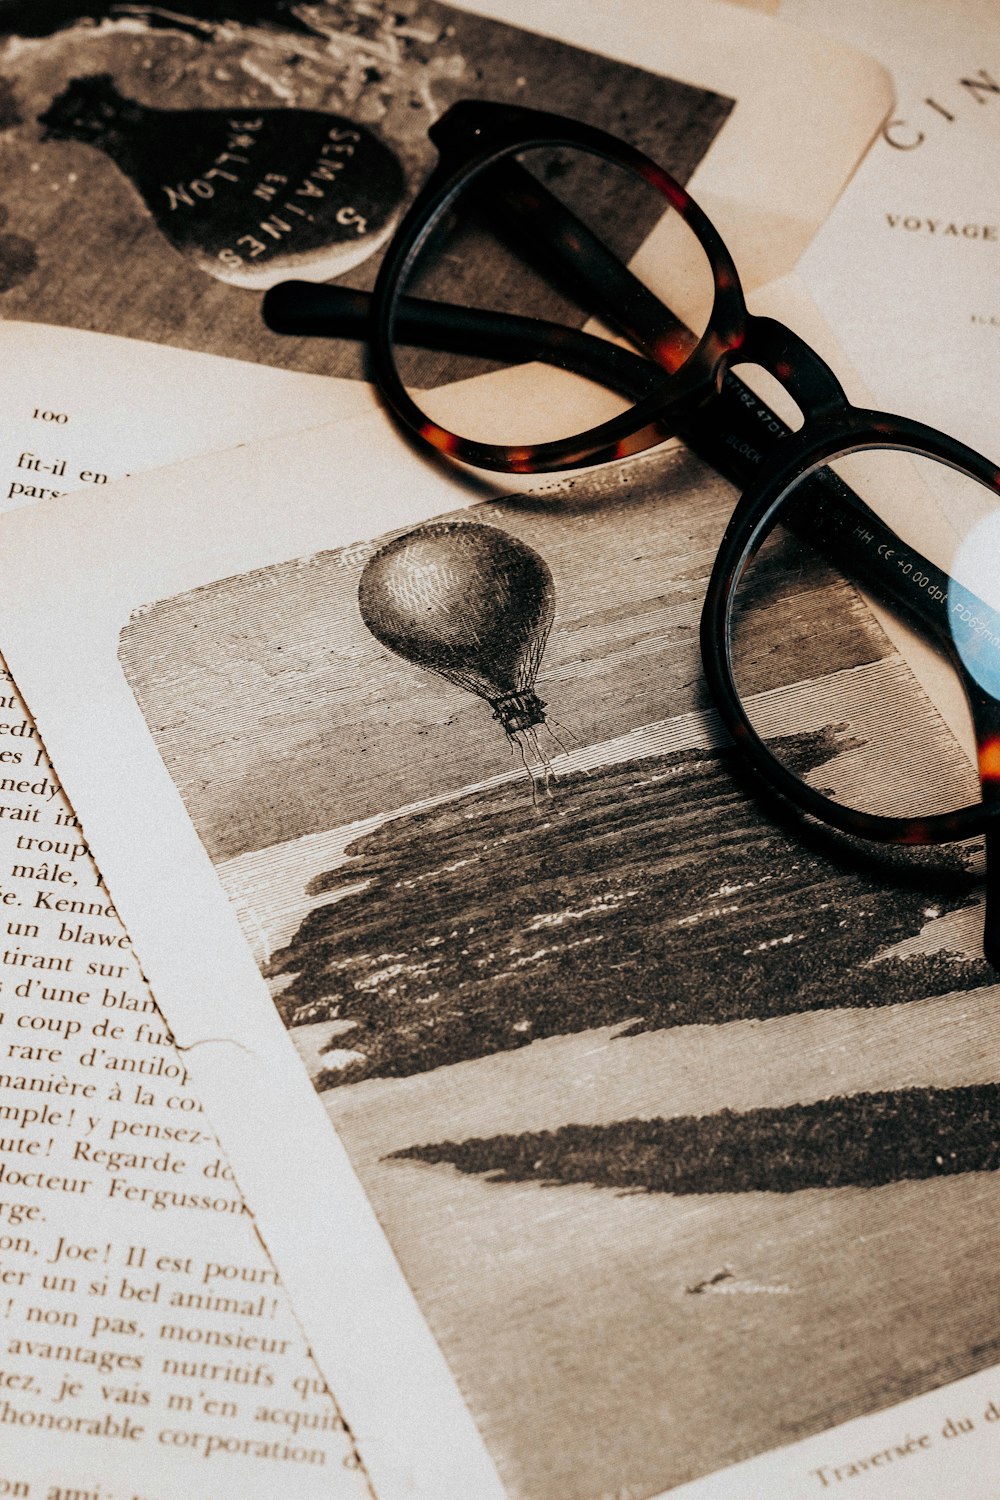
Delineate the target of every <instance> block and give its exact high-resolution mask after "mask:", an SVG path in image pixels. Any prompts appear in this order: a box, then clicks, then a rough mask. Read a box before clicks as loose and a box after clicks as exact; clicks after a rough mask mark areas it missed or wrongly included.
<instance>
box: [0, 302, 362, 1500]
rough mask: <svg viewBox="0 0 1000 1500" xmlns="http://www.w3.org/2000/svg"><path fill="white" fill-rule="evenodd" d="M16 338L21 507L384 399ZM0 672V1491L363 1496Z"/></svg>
mask: <svg viewBox="0 0 1000 1500" xmlns="http://www.w3.org/2000/svg"><path fill="white" fill-rule="evenodd" d="M0 350H2V353H3V362H2V374H0V413H2V431H3V442H2V445H0V485H2V491H0V495H2V499H0V509H2V510H5V511H8V510H11V509H17V508H21V507H23V506H25V505H29V504H35V503H37V502H38V501H39V500H41V499H43V498H45V496H44V495H43V493H42V492H43V491H47V492H48V493H49V496H50V497H52V496H53V495H54V497H55V498H54V501H53V503H58V500H59V497H61V496H62V495H64V494H66V493H68V492H69V491H71V490H78V489H81V488H82V489H84V490H86V489H94V490H98V489H102V488H104V487H107V486H110V485H111V484H113V483H114V482H115V481H116V480H117V479H118V478H119V477H120V476H121V475H122V474H123V473H125V472H126V471H128V470H133V471H135V470H141V469H144V468H148V467H153V466H156V465H157V464H162V463H165V462H168V461H170V460H176V459H179V458H181V457H184V456H187V455H190V454H193V453H197V452H199V451H203V450H206V449H210V448H212V447H213V446H216V445H218V446H221V447H231V446H233V445H235V444H237V443H240V442H245V441H247V440H248V439H254V438H258V437H259V436H260V434H261V433H262V432H264V431H271V432H278V431H282V430H285V429H294V428H296V427H297V426H298V425H300V424H304V423H305V424H308V423H315V422H318V421H321V420H329V418H330V415H331V413H332V412H335V411H336V410H337V409H338V408H343V409H344V410H345V411H348V412H349V411H358V410H359V409H363V408H364V407H366V406H367V405H369V404H370V397H369V394H368V392H367V391H366V390H365V389H364V388H362V387H360V386H358V385H356V384H354V383H352V382H348V381H333V380H325V379H322V378H320V377H316V376H308V375H305V376H303V375H296V374H289V373H286V372H284V371H273V370H268V369H265V368H263V367H261V366H258V365H248V364H245V363H239V362H237V361H233V360H225V359H219V358H216V357H213V356H209V355H197V354H189V353H186V352H184V351H181V350H174V349H157V348H155V347H154V346H152V345H148V344H139V343H136V342H134V341H130V340H126V339H118V338H112V337H109V336H106V335H97V334H91V333H84V332H79V331H76V330H72V329H59V328H47V327H44V326H40V325H37V324H23V323H5V324H2V325H0ZM44 569H45V558H44V554H38V555H36V557H35V559H34V562H33V565H32V576H33V577H35V578H36V579H40V578H41V576H42V575H43V573H44ZM2 675H3V682H2V692H0V726H2V727H0V738H2V749H0V782H2V789H0V808H2V812H0V864H2V867H3V871H4V878H3V882H2V896H0V900H2V902H3V909H4V921H3V942H2V943H0V959H2V968H0V973H2V976H3V978H2V981H0V1204H2V1206H0V1339H2V1350H3V1382H2V1389H0V1481H2V1486H0V1487H4V1488H6V1491H7V1493H9V1494H13V1495H29V1494H36V1493H38V1494H41V1493H45V1494H47V1495H56V1494H59V1495H66V1494H70V1493H73V1494H84V1493H90V1494H93V1493H99V1494H100V1495H101V1496H102V1500H108V1497H110V1496H111V1495H114V1496H115V1497H117V1496H119V1495H132V1494H135V1493H137V1492H141V1493H158V1494H164V1495H166V1494H176V1495H182V1494H183V1495H190V1496H193V1497H200V1496H206V1497H207V1496H209V1495H217V1494H219V1493H220V1491H224V1492H227V1493H236V1492H238V1493H239V1494H240V1495H242V1496H247V1497H248V1500H249V1497H250V1496H256V1495H259V1496H261V1497H265V1496H271V1495H273V1494H274V1493H275V1488H276V1486H277V1487H278V1488H283V1487H284V1486H285V1485H286V1484H287V1485H288V1486H289V1487H290V1488H292V1489H294V1491H295V1493H296V1494H297V1495H303V1496H305V1495H316V1496H317V1497H319V1496H321V1495H322V1496H329V1495H337V1496H341V1495H342V1496H343V1497H344V1500H349V1497H351V1500H360V1497H362V1496H366V1495H370V1493H371V1491H370V1488H369V1485H368V1481H367V1478H366V1476H365V1474H364V1471H363V1469H362V1468H361V1466H360V1460H359V1459H358V1457H357V1455H356V1452H355V1450H354V1447H353V1444H352V1443H351V1441H350V1438H349V1436H348V1435H347V1434H346V1432H345V1430H344V1424H343V1421H342V1419H341V1417H340V1416H339V1414H338V1413H337V1410H336V1408H335V1406H334V1404H333V1401H332V1399H331V1398H330V1396H329V1393H328V1392H327V1391H326V1388H325V1385H324V1382H323V1380H322V1377H321V1376H320V1375H319V1372H318V1370H317V1368H316V1366H315V1364H313V1363H312V1361H311V1360H310V1359H309V1356H308V1352H307V1345H306V1339H305V1336H304V1335H303V1333H302V1330H301V1327H300V1326H299V1324H298V1323H297V1322H296V1319H295V1316H294V1313H293V1311H292V1309H291V1306H290V1304H289V1300H288V1296H287V1293H286V1292H285V1291H284V1289H283V1287H282V1286H281V1285H280V1282H279V1281H278V1277H277V1273H276V1272H275V1270H274V1267H273V1265H272V1264H271V1262H270V1260H269V1259H268V1257H267V1254H266V1251H265V1250H264V1247H263V1245H262V1244H261V1242H260V1240H259V1238H258V1236H257V1235H256V1234H255V1232H254V1223H253V1219H252V1216H251V1215H250V1213H249V1212H248V1210H247V1209H246V1208H245V1206H244V1204H243V1203H242V1201H241V1199H240V1196H239V1193H238V1190H237V1189H236V1188H235V1187H234V1185H233V1180H232V1172H231V1169H230V1167H229V1165H228V1163H227V1161H226V1158H225V1155H224V1153H222V1151H221V1149H220V1147H219V1144H218V1140H217V1137H216V1134H215V1131H214V1129H213V1126H212V1124H211V1122H210V1121H209V1120H208V1118H207V1116H206V1115H205V1112H204V1109H203V1106H202V1104H201V1102H200V1100H199V1098H198V1096H197V1094H196V1093H195V1092H194V1091H193V1090H192V1088H191V1084H190V1077H189V1073H188V1070H187V1068H186V1066H185V1064H184V1061H183V1058H182V1057H181V1055H180V1053H179V1052H178V1051H177V1050H176V1048H175V1047H174V1045H173V1043H172V1039H171V1037H170V1033H169V1029H168V1028H167V1025H166V1022H165V1021H164V1020H163V1017H162V1015H161V1014H160V1012H159V1011H158V1010H157V1008H156V1005H155V1002H154V1001H153V999H152V998H151V996H150V994H149V991H148V989H147V987H146V985H145V983H144V980H143V977H142V973H141V971H140V969H139V966H138V963H137V961H136V958H135V955H134V954H133V952H132V949H131V946H130V944H129V940H128V937H127V935H126V934H125V932H124V929H123V928H122V926H121V923H120V922H119V921H118V919H117V917H116V915H115V913H114V909H113V907H112V906H111V903H110V898H109V897H108V894H107V890H106V888H105V887H104V885H103V883H102V882H101V881H100V879H99V876H98V873H97V870H96V867H95V866H94V863H93V861H92V859H91V857H90V855H89V853H88V851H87V848H86V845H85V844H84V843H83V840H82V837H81V835H80V832H79V826H78V824H77V821H76V819H75V817H74V815H73V811H72V809H71V808H70V806H69V803H68V802H67V800H66V798H65V795H64V794H63V792H62V790H61V788H60V786H59V782H58V780H57V778H56V776H55V773H54V772H53V771H52V768H51V765H50V764H49V761H48V759H47V757H46V754H45V750H44V748H43V747H42V745H41V742H40V740H39V738H38V733H37V730H36V729H35V728H34V726H33V725H32V723H31V721H30V719H29V718H28V716H27V714H26V712H25V710H24V708H23V705H22V704H21V701H20V699H19V697H18V694H17V691H16V688H15V687H14V685H13V683H12V681H11V680H10V678H9V676H8V675H7V673H6V672H5V671H3V674H2ZM95 1473H99V1474H100V1486H99V1489H98V1490H97V1491H95V1490H94V1488H93V1480H94V1475H95Z"/></svg>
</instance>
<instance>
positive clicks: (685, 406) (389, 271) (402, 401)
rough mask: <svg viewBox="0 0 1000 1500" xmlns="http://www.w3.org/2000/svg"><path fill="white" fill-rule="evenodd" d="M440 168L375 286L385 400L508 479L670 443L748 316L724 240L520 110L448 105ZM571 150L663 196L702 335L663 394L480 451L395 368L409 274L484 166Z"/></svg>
mask: <svg viewBox="0 0 1000 1500" xmlns="http://www.w3.org/2000/svg"><path fill="white" fill-rule="evenodd" d="M430 134H431V138H432V140H433V141H434V144H435V145H436V146H437V147H438V149H439V153H440V157H439V162H438V165H437V166H436V167H435V169H434V171H433V172H432V173H431V175H430V177H429V178H428V180H427V182H426V183H425V184H424V186H423V187H422V189H421V190H420V192H419V193H418V194H417V196H416V198H415V199H414V201H413V203H412V204H411V205H410V207H409V209H408V210H407V212H406V213H405V215H404V216H403V218H402V219H401V221H400V223H399V225H398V227H397V229H396V231H395V234H394V235H393V237H392V240H391V241H390V243H389V246H388V248H387V250H386V253H385V255H384V256H383V259H382V262H381V265H380V267H379V271H378V275H377V277H376V280H375V285H374V287H373V289H372V310H371V321H370V332H369V350H370V356H371V364H372V373H373V375H374V378H375V381H376V384H377V385H378V388H379V390H380V392H381V394H382V395H383V397H384V399H385V400H386V402H387V404H388V405H389V407H390V408H391V410H392V411H393V413H394V414H395V416H396V417H397V418H398V419H399V420H400V421H402V422H403V423H404V424H405V425H406V426H407V427H409V428H410V429H411V430H412V431H414V432H415V433H416V434H417V435H418V436H419V437H420V438H421V439H422V440H423V441H424V442H426V443H428V444H430V446H432V447H434V448H436V449H438V451H439V452H441V453H444V454H446V455H447V456H448V457H449V458H456V459H458V460H459V461H460V462H462V463H468V464H471V465H473V466H474V467H475V468H481V469H486V470H491V471H494V472H500V473H507V474H511V473H514V474H517V473H526V474H539V473H550V472H558V471H560V470H564V469H574V468H586V467H590V466H591V465H594V464H599V463H605V462H610V461H612V460H615V459H620V458H626V457H630V456H631V455H633V454H636V453H641V452H644V451H645V450H646V449H647V448H652V447H655V446H656V445H657V444H659V443H662V442H663V441H664V440H665V439H666V438H668V437H671V436H673V434H674V432H675V430H676V421H677V418H678V417H682V416H683V414H684V413H685V412H687V411H689V410H691V409H693V408H694V407H696V406H698V405H699V404H700V403H701V402H702V401H704V400H706V399H707V398H709V397H710V396H711V395H712V394H713V393H714V392H715V390H716V389H717V387H718V383H719V381H720V380H721V378H722V375H723V374H724V368H723V361H724V359H725V356H726V354H727V353H729V352H730V351H736V350H737V349H738V348H739V347H740V345H741V344H742V342H743V339H744V337H745V326H746V324H747V323H748V321H749V320H750V319H751V314H750V312H749V309H748V308H747V306H746V299H745V297H744V295H743V288H742V286H741V284H740V280H739V276H738V273H737V271H736V266H735V264H734V263H733V260H732V257H731V256H730V254H729V251H728V250H727V248H726V246H725V243H724V241H723V240H722V237H721V236H720V234H719V233H718V231H717V230H716V228H715V226H714V225H713V224H712V223H711V221H710V219H709V218H708V216H707V215H706V214H705V213H704V212H703V211H702V209H700V208H699V207H698V205H697V204H696V203H695V202H694V200H693V199H692V198H691V196H690V194H689V193H688V192H687V190H686V189H685V188H683V187H682V186H681V184H680V183H678V182H677V181H676V180H675V179H674V178H673V177H672V176H671V175H670V173H668V172H666V171H665V170H664V169H663V168H662V167H659V166H658V165H657V164H656V162H654V161H653V160H652V159H651V158H650V157H648V156H646V155H645V153H644V152H642V151H639V150H638V148H636V147H634V146H631V145H630V144H629V143H628V142H627V141H622V140H619V139H618V137H616V136H613V135H611V134H610V133H609V132H607V131H604V130H601V129H599V128H598V127H597V126H592V125H588V124H586V123H584V122H583V121H579V120H573V119H570V118H568V117H566V116H563V115H558V114H552V113H549V112H547V111H543V110H532V109H527V108H524V107H522V106H520V105H506V104H496V103H493V102H491V101H488V100H478V99H469V100H461V101H459V102H458V103H457V104H453V105H452V106H451V108H450V109H449V110H448V111H447V112H446V114H445V115H443V116H442V117H441V119H439V120H438V121H436V122H435V124H434V125H433V126H432V127H431V131H430ZM558 146H569V147H576V148H578V149H582V150H585V151H589V152H590V153H591V154H592V155H597V156H601V157H603V158H604V159H605V160H608V161H612V162H617V163H618V164H619V165H621V166H623V167H625V168H627V169H629V170H633V171H635V172H637V173H638V175H640V176H642V177H644V178H645V180H647V181H648V182H649V183H650V185H651V186H652V187H654V188H655V189H656V190H657V191H659V192H660V193H661V196H662V197H663V198H664V200H665V201H666V202H667V203H668V204H669V205H670V207H672V208H674V209H675V211H676V212H677V213H678V214H679V215H680V216H681V218H682V219H683V220H684V221H685V223H687V224H688V227H689V228H690V229H691V230H692V232H693V233H694V234H695V235H696V237H697V239H698V240H699V242H700V243H701V245H702V248H703V249H704V250H705V253H706V256H707V259H708V262H709V265H710V267H711V270H712V276H713V282H714V288H715V294H714V298H713V306H712V313H711V316H710V317H709V320H708V323H707V325H706V328H705V331H704V333H703V334H702V335H701V337H700V339H699V340H698V342H697V344H696V346H695V348H694V349H693V350H692V351H691V353H690V355H689V356H688V357H687V359H685V361H684V362H683V364H682V365H681V367H680V369H679V370H678V371H677V372H675V373H674V372H670V371H669V370H668V369H666V368H664V376H665V378H666V379H669V382H670V393H669V396H668V397H666V398H665V397H664V396H662V395H659V394H654V395H652V396H649V397H646V398H645V399H644V400H641V401H638V402H636V403H635V404H634V405H633V406H631V407H630V408H629V410H628V411H626V412H622V413H621V414H620V415H618V416H617V417H613V418H611V419H610V420H609V421H606V422H602V423H600V424H599V425H598V426H596V427H593V428H589V429H587V430H585V431H583V432H581V433H577V434H573V435H571V436H570V437H568V438H562V439H559V440H557V441H554V442H547V443H534V444H531V443H521V444H496V443H481V442H477V441H475V440H473V439H471V438H466V437H463V436H462V435H461V434H459V433H455V432H452V431H450V430H449V429H448V428H446V427H444V426H442V425H441V424H440V423H437V422H434V421H432V420H431V419H430V418H429V417H428V416H427V414H426V413H425V412H423V411H421V409H420V407H419V406H418V405H417V403H416V402H415V401H414V400H413V398H412V397H411V396H410V394H409V391H408V390H407V387H406V384H405V382H404V381H403V379H402V377H401V376H400V374H399V370H398V367H397V364H396V360H395V353H394V351H395V347H396V344H395V341H394V339H393V330H394V326H395V322H396V317H397V313H398V310H399V303H400V302H401V301H402V300H403V298H404V297H405V295H406V290H405V289H406V280H407V274H408V272H409V270H410V268H411V267H412V264H413V262H414V260H415V259H416V257H417V256H418V255H419V253H420V249H421V246H422V244H423V242H424V240H425V239H426V238H427V236H428V235H429V234H430V233H431V232H432V230H433V229H434V226H435V225H436V224H437V222H438V220H439V219H440V218H441V217H442V216H443V214H444V213H445V212H446V211H447V209H448V207H449V206H450V204H451V203H452V202H454V200H455V198H457V197H458V195H459V194H460V193H462V192H464V191H465V190H466V189H467V188H468V186H469V184H470V183H471V182H472V181H474V180H475V178H476V177H477V176H479V175H480V174H481V173H482V172H484V171H485V170H486V169H487V168H488V167H490V166H492V165H495V164H496V163H497V162H498V161H501V160H503V159H504V158H505V157H509V156H512V155H514V154H515V153H516V152H518V151H523V150H529V149H531V148H533V147H558Z"/></svg>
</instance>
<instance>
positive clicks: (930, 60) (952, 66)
mask: <svg viewBox="0 0 1000 1500" xmlns="http://www.w3.org/2000/svg"><path fill="white" fill-rule="evenodd" d="M782 15H783V16H784V17H785V18H786V19H788V20H791V21H794V22H795V23H796V24H800V25H803V26H809V27H810V28H811V29H814V30H815V31H817V32H819V33H821V34H824V35H828V36H831V37H836V38H837V39H839V40H841V41H849V42H851V43H852V44H853V45H855V46H859V47H863V48H864V49H865V50H866V51H869V52H870V53H871V54H872V55H873V56H875V57H877V58H879V60H880V61H881V62H883V63H884V64H885V65H886V66H887V67H888V68H889V69H890V70H891V72H892V75H893V79H894V82H895V85H896V94H897V100H896V105H895V107H894V109H893V111H892V113H891V115H890V117H889V119H888V120H887V121H886V124H885V126H884V128H883V130H882V132H881V135H880V138H879V139H878V140H877V141H876V143H875V145H874V146H873V148H872V150H871V152H870V154H869V155H868V157H867V158H866V160H865V161H864V163H863V164H862V166H861V167H860V168H859V170H858V172H857V174H856V176H855V177H854V179H853V180H852V182H851V183H850V184H849V185H848V187H847V189H846V191H845V193H844V196H843V198H842V199H841V201H840V202H839V203H838V204H837V206H836V208H835V209H834V211H833V213H832V214H831V216H830V218H829V220H828V221H827V223H826V224H825V225H824V226H823V229H822V230H821V232H820V233H819V234H818V235H817V237H816V240H815V242H814V244H813V245H812V246H811V247H810V249H809V251H808V253H807V254H806V256H805V257H804V259H803V261H802V267H801V271H802V276H803V279H804V280H805V282H806V284H807V285H808V287H809V289H810V291H811V293H812V295H813V296H814V297H815V299H816V301H817V304H818V305H819V307H820V308H821V309H822V311H823V313H824V315H825V316H826V318H827V320H828V322H829V323H830V325H831V327H832V328H833V329H834V330H835V331H836V333H837V335H838V337H839V338H840V339H841V340H842V342H843V344H844V347H845V349H846V350H847V352H848V354H849V355H850V358H851V359H852V361H853V363H854V365H855V367H856V368H857V369H858V371H859V372H860V374H861V376H862V378H863V379H864V381H865V383H866V384H867V385H868V387H869V388H870V389H871V391H872V392H873V393H874V396H875V399H876V401H877V402H878V403H879V404H880V405H882V406H885V407H887V408H889V409H890V410H892V411H897V412H900V413H902V414H903V415H904V416H907V417H914V418H916V419H918V420H919V421H923V422H926V423H927V424H928V425H929V426H932V427H937V428H939V429H941V430H943V431H944V432H947V433H949V434H952V435H953V436H955V437H958V438H960V439H961V440H962V441H963V442H965V443H968V444H969V445H970V446H971V447H972V448H974V449H977V450H978V451H979V452H982V453H986V454H993V453H994V451H995V449H996V434H997V425H996V412H997V408H998V405H1000V373H998V372H1000V358H998V352H1000V299H998V295H997V293H998V288H1000V213H998V209H997V193H996V160H997V150H998V147H1000V58H998V51H1000V46H998V28H997V13H996V7H995V6H994V5H993V4H992V3H991V0H947V3H938V0H918V3H910V0H885V3H880V4H878V5H868V4H864V3H861V0H842V3H839V4H838V5H836V6H835V7H831V6H829V5H826V4H817V3H815V0H784V3H783V5H782ZM958 498H959V497H958V496H956V493H955V490H954V486H948V485H947V484H946V485H945V486H944V487H943V490H942V499H943V501H944V503H945V504H946V506H949V505H953V504H955V503H956V501H957V499H958Z"/></svg>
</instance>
